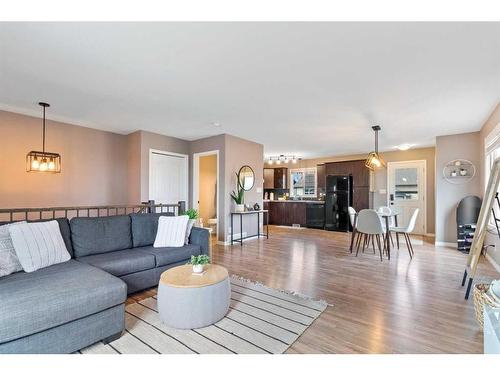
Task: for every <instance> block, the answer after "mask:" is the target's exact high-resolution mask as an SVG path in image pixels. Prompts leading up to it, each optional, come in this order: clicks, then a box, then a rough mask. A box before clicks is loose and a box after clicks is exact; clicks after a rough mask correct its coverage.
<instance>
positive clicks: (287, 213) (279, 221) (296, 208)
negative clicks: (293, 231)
mask: <svg viewBox="0 0 500 375" xmlns="http://www.w3.org/2000/svg"><path fill="white" fill-rule="evenodd" d="M266 203H267V202H266ZM269 223H270V224H273V225H290V226H291V225H293V224H298V225H300V226H302V227H305V226H306V204H305V203H298V202H289V201H288V202H280V201H271V202H269Z"/></svg>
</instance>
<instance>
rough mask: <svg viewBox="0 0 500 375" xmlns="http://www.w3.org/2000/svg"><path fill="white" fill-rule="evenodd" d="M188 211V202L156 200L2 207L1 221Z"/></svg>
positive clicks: (0, 212)
mask: <svg viewBox="0 0 500 375" xmlns="http://www.w3.org/2000/svg"><path fill="white" fill-rule="evenodd" d="M185 211H186V202H184V201H180V202H178V203H169V204H164V203H155V201H154V200H150V201H148V202H143V203H141V204H137V205H114V206H75V207H43V208H2V209H0V222H3V221H20V220H42V219H48V220H50V219H56V218H60V217H65V218H68V219H71V218H72V217H102V216H115V215H127V214H130V213H153V212H156V213H173V214H174V215H180V214H182V213H184V212H185Z"/></svg>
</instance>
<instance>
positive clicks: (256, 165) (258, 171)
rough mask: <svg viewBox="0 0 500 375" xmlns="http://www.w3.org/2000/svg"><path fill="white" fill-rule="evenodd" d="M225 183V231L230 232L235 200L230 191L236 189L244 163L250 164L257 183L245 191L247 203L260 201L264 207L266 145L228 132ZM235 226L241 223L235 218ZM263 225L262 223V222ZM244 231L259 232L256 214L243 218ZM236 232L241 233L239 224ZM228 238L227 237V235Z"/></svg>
mask: <svg viewBox="0 0 500 375" xmlns="http://www.w3.org/2000/svg"><path fill="white" fill-rule="evenodd" d="M224 164H225V171H226V175H225V185H226V192H227V193H226V194H225V196H224V201H225V208H224V212H225V225H224V228H225V229H224V232H225V234H226V236H227V235H229V234H230V212H231V211H233V201H232V200H231V197H230V196H229V192H231V191H232V190H235V189H236V173H237V172H238V171H239V170H240V168H241V167H242V166H244V165H248V166H250V167H251V168H252V169H253V171H254V173H255V184H254V186H253V188H252V189H251V190H250V191H246V192H245V204H250V205H252V206H253V205H254V204H255V203H258V204H259V205H260V207H261V208H262V207H263V202H262V195H263V193H262V189H263V185H264V169H263V167H264V146H263V145H261V144H259V143H255V142H251V141H247V140H245V139H242V138H238V137H233V136H231V135H227V134H226V148H225V163H224ZM234 224H235V226H236V225H238V224H239V222H238V221H236V220H235V223H234ZM261 225H262V223H261ZM243 232H244V233H247V235H253V234H257V218H256V217H255V215H246V216H245V217H244V220H243ZM234 233H240V229H239V226H238V227H237V229H235V230H234ZM226 238H227V237H226Z"/></svg>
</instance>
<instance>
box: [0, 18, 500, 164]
mask: <svg viewBox="0 0 500 375" xmlns="http://www.w3.org/2000/svg"><path fill="white" fill-rule="evenodd" d="M0 48H1V50H0V108H3V109H6V110H11V111H14V112H20V113H28V114H35V115H39V113H40V110H39V108H38V106H37V105H36V103H37V102H38V101H39V100H44V101H48V102H49V103H51V105H52V106H51V108H50V110H49V112H48V117H49V118H52V119H55V120H61V121H67V122H72V123H77V124H80V125H84V126H89V127H93V128H98V129H105V130H110V131H114V132H118V133H124V134H126V133H130V132H132V131H135V130H138V129H143V130H148V131H152V132H157V133H161V134H166V135H171V136H175V137H179V138H184V139H189V140H191V139H197V138H202V137H205V136H210V135H215V134H220V133H229V134H232V135H235V136H239V137H243V138H247V139H250V140H253V141H256V142H260V143H263V144H264V146H265V152H266V155H270V154H280V153H286V154H298V155H299V156H301V157H304V158H308V157H317V156H326V155H340V154H348V153H358V152H367V151H370V150H371V149H372V148H373V134H372V132H371V129H370V127H371V126H372V125H373V124H380V125H381V126H382V132H381V134H380V149H382V150H389V149H393V147H394V146H396V145H398V144H401V143H411V144H415V145H417V147H421V146H427V145H432V144H434V142H435V136H437V135H444V134H452V133H462V132H468V131H475V130H479V129H480V127H481V125H482V124H483V123H484V121H485V120H486V118H487V117H488V115H489V114H490V112H491V111H492V110H493V109H494V107H495V106H496V104H497V103H498V102H499V101H500V23H142V24H141V23H99V24H96V23H57V24H56V23H37V24H36V23H1V24H0ZM213 122H219V123H220V124H221V126H220V127H215V126H213V125H212V123H213Z"/></svg>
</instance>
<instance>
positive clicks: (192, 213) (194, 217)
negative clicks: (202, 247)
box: [185, 208, 200, 226]
mask: <svg viewBox="0 0 500 375" xmlns="http://www.w3.org/2000/svg"><path fill="white" fill-rule="evenodd" d="M185 215H187V216H188V217H189V221H190V222H191V221H192V222H193V224H194V225H196V226H200V222H199V218H200V215H199V213H198V211H197V210H195V209H194V208H190V209H189V210H187V211H186V212H185Z"/></svg>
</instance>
